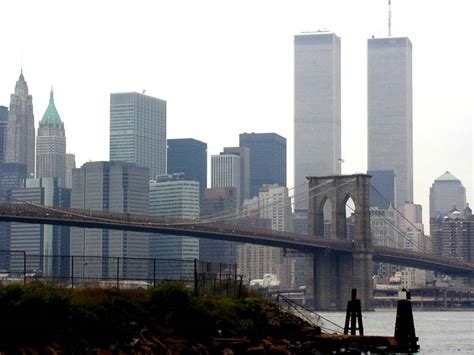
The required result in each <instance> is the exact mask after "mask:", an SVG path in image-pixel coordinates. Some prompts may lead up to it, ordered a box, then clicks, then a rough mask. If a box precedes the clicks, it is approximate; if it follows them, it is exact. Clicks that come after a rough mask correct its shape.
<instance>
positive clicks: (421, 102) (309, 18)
mask: <svg viewBox="0 0 474 355" xmlns="http://www.w3.org/2000/svg"><path fill="white" fill-rule="evenodd" d="M392 3H393V4H392V12H393V21H392V23H393V26H392V28H393V30H392V33H393V35H394V36H409V37H410V39H411V41H412V43H413V88H414V93H413V102H414V109H413V123H414V174H415V202H416V203H421V204H422V205H423V208H424V214H425V216H426V213H428V210H429V205H428V202H429V199H428V196H429V187H430V186H431V183H432V182H433V180H434V179H435V178H436V177H438V176H439V175H441V174H442V173H443V172H444V171H446V170H449V171H451V172H452V173H453V174H454V175H455V176H457V177H458V178H460V179H461V180H462V182H463V183H464V185H465V186H466V187H467V189H468V201H474V199H473V197H474V196H473V187H474V186H473V185H474V184H473V144H472V135H473V125H472V120H473V97H474V91H473V86H474V85H473V79H474V75H473V63H474V54H473V52H474V45H473V44H474V41H473V39H472V38H473V33H474V25H473V23H474V22H473V21H472V14H473V13H474V2H473V1H471V0H450V1H443V0H431V1H428V0H417V1H413V0H411V1H410V0H392ZM318 29H326V30H331V31H334V32H335V33H336V34H337V35H338V36H340V37H341V41H342V42H341V43H342V139H343V142H342V152H343V154H342V155H343V156H342V158H344V159H345V163H344V164H343V173H346V174H349V173H354V172H364V171H366V169H367V133H366V131H367V108H366V107H367V104H366V100H367V97H366V92H367V88H366V83H367V80H366V72H367V63H366V62H367V38H369V37H370V36H371V35H375V36H376V37H380V36H385V35H386V34H387V0H359V1H352V0H333V1H327V0H324V1H323V0H313V1H295V0H293V1H278V0H272V1H266V0H252V1H246V0H240V1H225V0H214V1H211V0H209V1H208V0H200V1H194V0H189V1H184V0H181V1H180V0H169V1H160V0H154V1H139V0H133V1H119V0H114V1H104V0H101V1H99V0H95V1H84V0H83V1H64V0H61V1H49V0H42V1H37V0H30V1H22V0H15V1H13V0H12V1H7V0H4V1H1V2H0V39H1V41H0V46H1V50H0V105H4V106H8V105H9V101H10V93H11V92H12V91H13V89H14V85H15V81H16V80H17V78H18V75H19V72H20V67H21V63H22V62H23V68H24V74H25V78H26V80H27V81H28V86H29V88H30V93H31V94H32V95H33V105H34V112H35V121H36V122H38V121H39V120H40V119H41V117H42V115H43V113H44V111H45V109H46V106H47V103H48V97H49V89H50V86H51V85H53V86H54V91H55V99H56V106H57V108H58V111H59V113H60V115H61V118H62V119H63V121H64V122H65V126H66V135H67V150H68V152H72V153H74V154H76V159H77V162H78V164H79V165H80V164H82V163H84V162H86V161H88V160H107V159H108V142H109V94H110V93H111V92H120V91H138V92H141V91H142V90H146V93H147V94H149V95H151V96H155V97H158V98H161V99H165V100H166V101H167V103H168V117H167V119H168V121H167V122H168V134H167V136H168V138H186V137H192V138H196V139H199V140H202V141H204V142H207V143H208V152H209V155H211V154H217V153H218V152H220V151H221V149H222V147H224V146H235V145H238V134H239V133H242V132H276V133H278V134H281V135H282V136H284V137H286V138H287V140H288V185H289V186H293V36H294V35H295V34H298V33H300V32H302V31H311V30H318ZM36 127H37V124H36ZM425 221H426V219H425Z"/></svg>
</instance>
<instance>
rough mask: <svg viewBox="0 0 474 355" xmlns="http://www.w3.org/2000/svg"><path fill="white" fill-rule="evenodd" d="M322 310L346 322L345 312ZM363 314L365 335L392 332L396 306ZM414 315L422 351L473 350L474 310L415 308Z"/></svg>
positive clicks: (443, 352)
mask: <svg viewBox="0 0 474 355" xmlns="http://www.w3.org/2000/svg"><path fill="white" fill-rule="evenodd" d="M319 314H321V315H322V316H323V317H325V318H328V319H330V320H331V321H333V322H335V323H337V324H339V325H344V319H345V313H342V312H320V313H319ZM362 316H363V323H364V333H365V335H392V336H393V332H394V328H395V316H396V312H395V310H393V311H392V310H382V311H375V312H363V313H362ZM413 318H414V320H415V330H416V335H417V336H418V338H419V342H418V344H419V345H420V352H419V354H470V355H473V354H474V311H457V312H429V311H426V312H416V311H415V312H414V314H413ZM324 325H326V323H325V324H324ZM328 326H330V325H329V324H328Z"/></svg>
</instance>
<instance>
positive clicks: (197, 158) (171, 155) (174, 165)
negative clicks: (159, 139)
mask: <svg viewBox="0 0 474 355" xmlns="http://www.w3.org/2000/svg"><path fill="white" fill-rule="evenodd" d="M175 173H184V177H183V178H184V180H190V181H197V182H199V198H200V200H201V201H202V200H203V199H204V191H205V190H206V188H207V144H206V143H204V142H201V141H198V140H196V139H192V138H184V139H168V174H175Z"/></svg>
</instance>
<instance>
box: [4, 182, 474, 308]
mask: <svg viewBox="0 0 474 355" xmlns="http://www.w3.org/2000/svg"><path fill="white" fill-rule="evenodd" d="M308 180H309V191H310V192H311V193H310V195H309V210H308V224H309V228H308V230H309V231H312V232H309V233H308V234H306V235H301V234H294V233H288V232H278V231H274V230H267V229H260V228H254V227H246V226H242V225H237V224H232V223H223V222H219V221H217V222H216V221H215V220H206V219H201V220H196V219H193V220H183V219H179V220H178V219H175V220H173V219H168V218H159V217H154V216H150V215H135V214H133V215H132V214H127V213H115V212H104V211H93V210H84V209H66V208H51V207H45V206H39V205H33V204H27V203H2V204H0V220H1V221H10V222H21V223H33V224H50V225H65V226H71V227H80V228H99V229H115V230H127V231H135V232H144V233H149V234H156V238H159V237H160V236H162V235H174V236H189V237H196V238H206V239H214V240H220V241H232V242H239V243H249V244H256V245H263V246H272V247H278V248H286V249H291V250H296V251H300V252H304V253H307V254H309V255H312V258H311V259H312V265H311V268H312V271H313V272H312V277H311V278H310V279H309V280H308V282H309V284H308V292H309V293H312V294H313V297H314V303H315V307H316V308H317V309H328V308H330V305H334V304H335V305H336V307H337V308H338V309H343V308H345V303H346V302H347V300H348V299H349V298H350V290H351V289H352V288H357V289H358V290H359V291H358V293H359V294H360V295H361V300H362V303H363V305H364V307H365V308H369V305H370V301H371V299H372V295H373V286H372V273H373V266H372V263H373V261H376V262H385V263H390V264H396V265H402V266H407V267H414V268H419V269H424V270H433V271H438V272H441V273H444V274H448V275H453V276H460V277H468V278H470V279H473V278H474V264H472V263H468V262H465V261H461V260H457V259H450V258H445V257H440V256H435V255H432V254H430V253H424V252H417V251H410V250H406V249H397V248H392V247H383V246H376V245H373V243H372V241H371V230H370V209H369V187H370V176H368V175H364V174H356V175H345V176H326V177H310V178H308ZM349 197H350V198H352V199H353V201H354V204H355V206H356V208H355V214H354V215H355V236H354V239H353V240H348V239H347V238H346V236H345V234H346V228H345V223H346V222H345V206H346V202H347V199H348V198H349ZM328 199H329V200H330V201H331V203H332V206H334V211H333V215H334V216H336V218H333V220H332V224H333V228H332V231H333V232H332V233H333V235H332V236H331V238H329V239H328V238H323V237H321V236H320V235H316V234H315V232H314V231H320V230H322V229H323V228H324V227H323V226H322V224H323V223H324V218H323V206H324V203H325V201H326V200H328ZM151 237H153V236H151Z"/></svg>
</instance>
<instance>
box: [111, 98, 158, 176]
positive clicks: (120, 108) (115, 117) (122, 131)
mask: <svg viewBox="0 0 474 355" xmlns="http://www.w3.org/2000/svg"><path fill="white" fill-rule="evenodd" d="M110 161H124V162H128V163H134V164H135V165H137V166H139V167H145V168H148V169H149V174H150V179H154V178H155V176H157V175H163V174H166V101H164V100H160V99H157V98H154V97H151V96H147V95H143V94H138V93H136V92H129V93H116V94H111V95H110Z"/></svg>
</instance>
